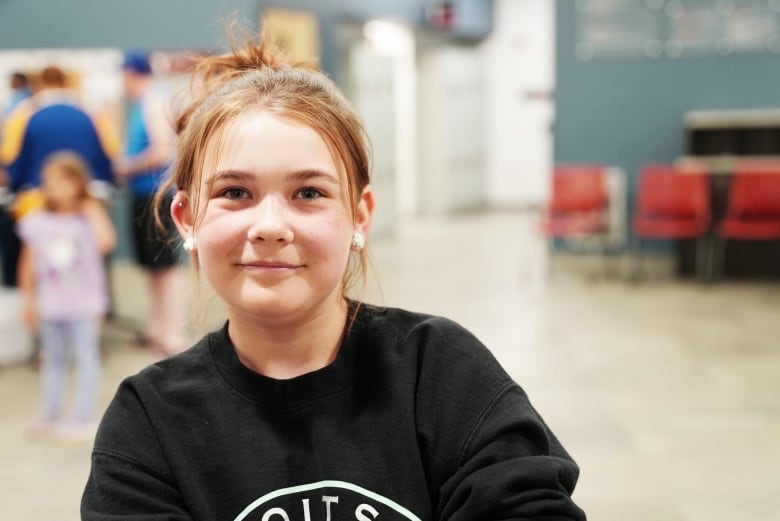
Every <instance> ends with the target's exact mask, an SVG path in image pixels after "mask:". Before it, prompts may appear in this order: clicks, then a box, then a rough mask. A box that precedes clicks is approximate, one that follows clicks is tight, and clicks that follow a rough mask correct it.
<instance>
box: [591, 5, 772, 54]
mask: <svg viewBox="0 0 780 521" xmlns="http://www.w3.org/2000/svg"><path fill="white" fill-rule="evenodd" d="M575 5H576V7H577V12H578V17H579V24H578V38H577V43H576V49H575V51H576V54H577V56H578V57H579V58H580V59H591V58H609V57H620V56H626V57H641V56H646V57H649V58H659V57H662V56H666V57H670V58H680V57H686V56H692V57H693V56H702V55H714V54H717V55H728V54H732V53H757V52H775V53H778V52H780V0H576V4H575Z"/></svg>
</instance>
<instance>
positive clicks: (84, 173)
mask: <svg viewBox="0 0 780 521" xmlns="http://www.w3.org/2000/svg"><path fill="white" fill-rule="evenodd" d="M90 172H91V171H90V168H89V165H88V164H87V162H86V161H84V159H83V158H82V157H81V156H80V155H79V154H77V153H75V152H68V151H63V152H54V153H52V154H50V155H48V156H47V157H46V160H45V161H44V163H43V166H42V167H41V181H45V180H46V178H47V177H49V176H51V175H56V174H60V175H62V176H63V177H65V178H66V179H68V180H69V181H71V182H72V183H74V184H76V185H77V196H78V198H79V199H88V198H89V197H90V194H89V181H90V180H91V178H92V175H91V173H90ZM43 197H44V206H45V207H46V209H48V210H53V209H54V207H53V206H54V205H53V203H52V201H51V199H50V198H49V195H48V193H47V192H46V191H45V190H44V191H43Z"/></svg>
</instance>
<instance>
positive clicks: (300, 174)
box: [206, 169, 339, 186]
mask: <svg viewBox="0 0 780 521" xmlns="http://www.w3.org/2000/svg"><path fill="white" fill-rule="evenodd" d="M253 179H255V176H254V175H253V174H251V173H249V172H245V171H242V170H232V169H230V170H220V171H219V172H215V173H214V174H213V175H211V176H210V177H209V178H208V179H207V180H206V184H207V185H209V186H211V185H213V184H214V183H216V182H217V181H223V180H228V181H245V182H246V181H251V180H253ZM311 179H321V180H323V181H325V182H328V183H331V184H334V185H337V186H338V185H339V180H338V177H336V176H335V175H333V174H331V173H328V172H325V171H323V170H317V169H306V170H299V171H297V172H290V173H289V174H287V175H286V176H285V180H287V181H308V180H311Z"/></svg>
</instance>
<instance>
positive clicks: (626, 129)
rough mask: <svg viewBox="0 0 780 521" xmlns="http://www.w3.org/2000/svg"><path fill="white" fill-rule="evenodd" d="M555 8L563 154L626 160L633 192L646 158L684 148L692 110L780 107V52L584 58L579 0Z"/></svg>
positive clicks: (567, 158) (558, 156) (561, 1)
mask: <svg viewBox="0 0 780 521" xmlns="http://www.w3.org/2000/svg"><path fill="white" fill-rule="evenodd" d="M713 1H714V0H713ZM639 4H640V2H638V3H637V5H639ZM556 8H557V21H556V116H555V126H554V138H555V148H554V157H555V161H556V162H577V161H598V162H605V163H609V164H613V165H617V166H619V167H622V168H623V169H624V170H625V171H626V173H627V174H628V176H629V179H628V181H629V190H630V193H631V194H633V192H634V190H635V176H636V172H637V170H638V169H639V167H640V166H641V165H642V164H644V163H648V162H668V161H672V160H674V159H675V158H676V157H678V156H680V155H682V154H683V153H684V148H685V144H684V134H683V128H682V125H683V116H684V114H685V112H687V111H689V110H697V109H702V110H703V109H748V108H765V107H780V55H777V54H772V53H768V52H766V53H743V54H737V53H735V54H732V55H727V56H722V55H710V56H703V55H702V56H698V57H694V56H686V57H680V58H668V57H665V56H662V57H659V58H648V57H644V56H634V57H629V56H624V57H618V56H612V57H605V56H601V57H599V56H594V57H592V58H591V59H589V60H581V59H579V58H578V57H577V56H576V55H575V46H576V43H577V34H578V23H579V20H578V16H579V13H578V11H577V9H576V6H575V2H573V1H572V0H557V5H556Z"/></svg>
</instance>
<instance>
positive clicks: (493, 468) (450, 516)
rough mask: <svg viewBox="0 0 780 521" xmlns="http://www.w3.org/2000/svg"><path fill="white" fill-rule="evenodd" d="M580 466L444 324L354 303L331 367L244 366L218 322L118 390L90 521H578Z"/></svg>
mask: <svg viewBox="0 0 780 521" xmlns="http://www.w3.org/2000/svg"><path fill="white" fill-rule="evenodd" d="M577 475H578V468H577V466H576V464H575V463H574V462H573V461H572V460H571V458H570V457H569V455H568V454H567V453H566V451H565V450H564V449H563V447H561V445H560V444H559V442H558V440H557V439H556V438H555V436H554V435H553V433H552V432H550V430H549V429H548V427H547V426H546V425H545V423H544V422H543V420H542V419H541V418H540V417H539V415H538V414H537V413H536V411H535V410H534V409H533V407H532V406H531V404H530V403H529V401H528V398H527V397H526V395H525V393H524V392H523V390H522V389H521V388H520V387H519V386H518V385H517V384H516V383H514V382H513V381H512V379H511V378H510V377H509V376H508V375H507V373H506V372H505V371H504V370H503V369H502V368H501V366H500V365H499V364H498V362H497V361H496V360H495V358H494V357H493V356H492V355H491V353H490V352H489V351H488V350H487V349H486V348H485V346H483V345H482V344H481V343H480V342H479V341H478V340H477V339H476V338H475V337H474V336H473V335H472V334H471V333H469V332H468V331H466V330H465V329H464V328H462V327H461V326H459V325H457V324H455V323H454V322H452V321H449V320H446V319H443V318H438V317H432V316H427V315H421V314H416V313H411V312H408V311H403V310H399V309H392V308H379V307H373V306H367V305H363V306H361V308H360V311H359V313H358V315H357V317H356V319H355V321H354V323H352V324H351V326H348V329H347V332H346V333H345V335H344V340H343V342H342V345H341V347H340V349H339V353H338V355H337V357H336V360H335V361H334V362H333V363H332V364H330V365H329V366H327V367H324V368H323V369H320V370H318V371H315V372H312V373H308V374H305V375H302V376H299V377H296V378H292V379H289V380H275V379H272V378H268V377H265V376H263V375H260V374H258V373H255V372H253V371H252V370H250V369H248V368H247V367H245V366H244V365H243V364H242V363H241V362H240V361H239V359H238V357H237V355H236V353H235V350H234V348H233V346H232V344H231V342H230V339H229V338H228V334H227V327H224V328H223V329H221V330H219V331H215V332H213V333H210V334H209V335H207V336H206V337H204V338H203V339H202V340H201V341H200V342H198V343H197V344H196V345H195V346H194V347H193V348H192V349H190V350H188V351H187V352H185V353H182V354H181V355H177V356H175V357H173V358H169V359H167V360H164V361H162V362H159V363H157V364H155V365H152V366H150V367H148V368H146V369H144V370H143V371H141V372H140V373H139V374H137V375H135V376H133V377H130V378H128V379H127V380H125V381H124V382H123V383H122V384H121V386H120V387H119V389H118V391H117V394H116V396H115V397H114V399H113V401H112V403H111V405H110V406H109V408H108V410H107V412H106V414H105V416H104V418H103V421H102V423H101V425H100V429H99V431H98V434H97V438H96V440H95V447H94V451H93V455H92V470H91V473H90V476H89V480H88V482H87V485H86V489H85V491H84V496H83V499H82V505H81V515H82V519H83V520H86V521H108V520H111V521H123V520H127V521H130V520H132V521H152V520H154V521H162V520H203V521H206V520H208V521H231V520H234V521H240V520H244V519H246V520H250V521H347V520H356V521H372V520H378V521H389V520H410V519H412V520H418V519H419V520H448V521H467V520H468V521H491V520H509V519H513V520H514V519H545V520H558V519H560V520H564V519H578V520H582V519H585V514H584V513H583V512H582V510H580V509H579V508H578V507H577V506H576V505H575V504H574V503H573V502H572V500H571V497H570V495H571V492H572V490H573V489H574V485H575V482H576V480H577Z"/></svg>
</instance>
